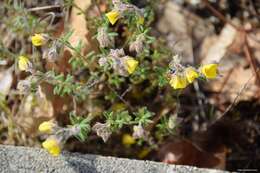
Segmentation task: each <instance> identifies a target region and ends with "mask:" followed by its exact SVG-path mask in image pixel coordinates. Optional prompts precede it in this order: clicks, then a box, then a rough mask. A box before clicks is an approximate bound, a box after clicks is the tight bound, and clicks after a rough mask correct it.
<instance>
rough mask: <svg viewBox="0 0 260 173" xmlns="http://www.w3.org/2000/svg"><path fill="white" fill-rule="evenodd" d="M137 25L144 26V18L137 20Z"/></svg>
mask: <svg viewBox="0 0 260 173" xmlns="http://www.w3.org/2000/svg"><path fill="white" fill-rule="evenodd" d="M137 23H138V24H140V25H143V24H144V17H142V16H140V17H139V18H138V20H137Z"/></svg>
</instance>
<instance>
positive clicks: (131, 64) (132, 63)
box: [125, 57, 139, 74]
mask: <svg viewBox="0 0 260 173" xmlns="http://www.w3.org/2000/svg"><path fill="white" fill-rule="evenodd" d="M125 64H126V70H127V71H128V73H129V74H132V73H133V72H134V71H135V69H136V67H137V66H138V64H139V62H138V61H136V60H135V59H134V58H132V57H127V58H126V60H125Z"/></svg>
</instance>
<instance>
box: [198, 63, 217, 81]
mask: <svg viewBox="0 0 260 173" xmlns="http://www.w3.org/2000/svg"><path fill="white" fill-rule="evenodd" d="M200 70H201V73H202V74H203V75H204V76H205V77H206V78H208V79H213V78H216V77H217V75H218V72H217V71H218V64H207V65H204V66H202V67H201V69H200Z"/></svg>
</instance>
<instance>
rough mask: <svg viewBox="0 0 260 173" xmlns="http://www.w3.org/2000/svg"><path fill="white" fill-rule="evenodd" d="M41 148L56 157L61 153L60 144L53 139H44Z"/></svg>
mask: <svg viewBox="0 0 260 173" xmlns="http://www.w3.org/2000/svg"><path fill="white" fill-rule="evenodd" d="M42 146H43V148H45V149H46V150H47V151H48V152H49V153H50V154H51V155H53V156H58V155H59V154H60V152H61V148H60V144H59V142H58V140H57V139H55V138H48V139H46V140H45V141H44V142H43V143H42Z"/></svg>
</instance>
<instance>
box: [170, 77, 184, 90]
mask: <svg viewBox="0 0 260 173" xmlns="http://www.w3.org/2000/svg"><path fill="white" fill-rule="evenodd" d="M170 85H171V86H172V87H173V88H174V89H183V88H186V87H187V85H188V81H187V79H186V78H185V77H184V76H180V75H175V76H173V77H172V78H171V80H170Z"/></svg>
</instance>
